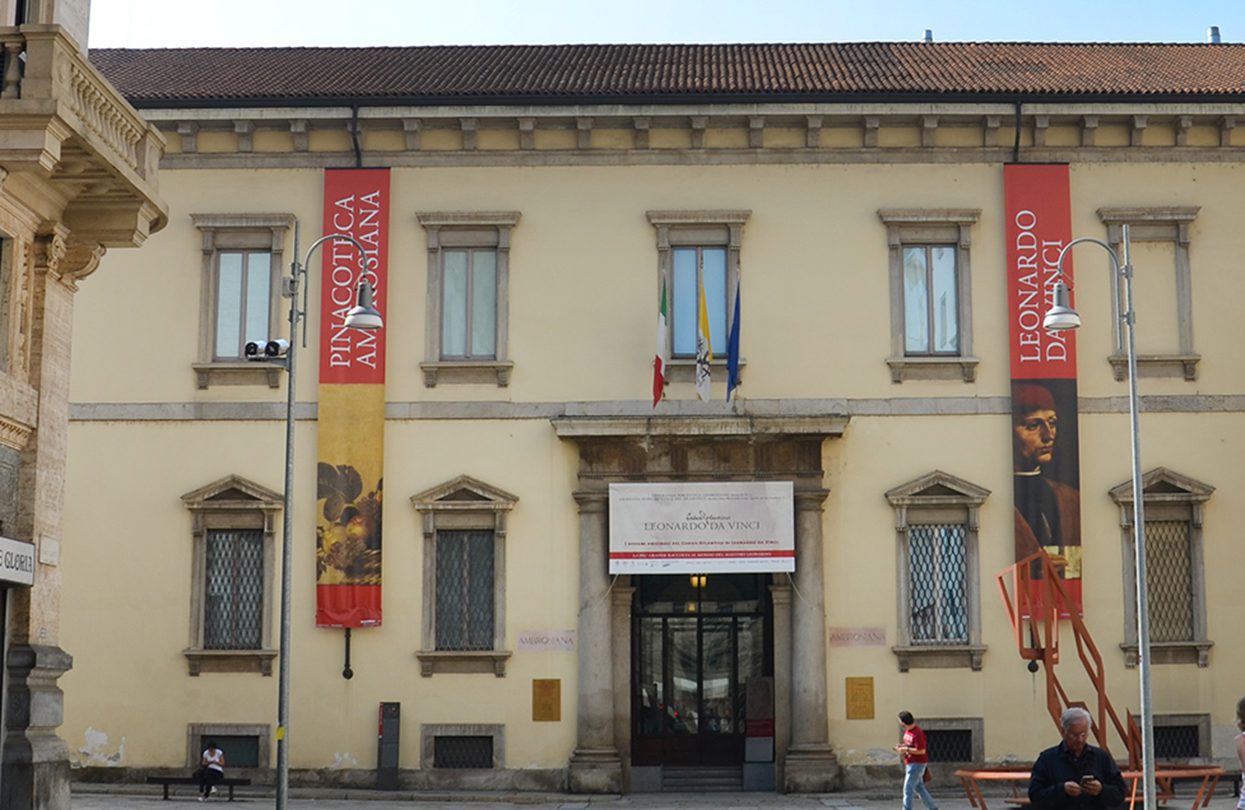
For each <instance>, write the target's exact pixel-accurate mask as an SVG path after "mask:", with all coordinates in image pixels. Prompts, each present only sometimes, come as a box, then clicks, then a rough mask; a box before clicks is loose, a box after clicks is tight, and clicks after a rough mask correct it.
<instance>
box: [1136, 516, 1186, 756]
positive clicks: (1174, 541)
mask: <svg viewBox="0 0 1245 810" xmlns="http://www.w3.org/2000/svg"><path fill="white" fill-rule="evenodd" d="M1146 581H1147V587H1148V592H1149V597H1150V604H1149V608H1150V611H1149V612H1150V638H1151V640H1152V641H1159V642H1162V641H1189V640H1191V639H1193V637H1194V626H1193V577H1192V565H1191V560H1190V559H1189V522H1188V521H1185V520H1147V521H1146ZM1156 733H1157V732H1156Z"/></svg>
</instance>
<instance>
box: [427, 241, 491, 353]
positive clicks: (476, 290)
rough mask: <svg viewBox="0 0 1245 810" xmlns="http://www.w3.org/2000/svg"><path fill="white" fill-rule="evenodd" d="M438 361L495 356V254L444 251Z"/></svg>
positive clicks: (471, 251)
mask: <svg viewBox="0 0 1245 810" xmlns="http://www.w3.org/2000/svg"><path fill="white" fill-rule="evenodd" d="M441 256H442V260H443V261H444V262H445V266H444V268H443V272H444V282H443V284H442V288H441V289H442V299H441V359H443V360H492V359H495V358H496V356H497V251H496V250H444V251H442V254H441Z"/></svg>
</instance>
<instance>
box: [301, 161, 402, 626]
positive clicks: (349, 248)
mask: <svg viewBox="0 0 1245 810" xmlns="http://www.w3.org/2000/svg"><path fill="white" fill-rule="evenodd" d="M334 233H340V234H345V235H347V236H352V237H354V238H355V239H356V240H358V242H359V243H360V244H361V245H362V246H363V248H364V251H363V257H362V262H360V256H359V249H358V248H357V247H355V245H353V244H352V243H350V242H347V241H345V240H332V241H329V242H325V243H324V245H323V246H322V247H321V252H322V254H323V257H324V264H323V272H322V277H321V282H320V392H319V419H318V427H319V453H318V458H319V464H318V466H317V474H316V496H317V498H318V499H319V500H318V501H317V506H318V507H319V509H318V512H317V517H316V626H317V627H374V626H377V625H379V624H380V621H381V609H380V608H381V599H380V595H381V507H382V502H383V497H382V496H383V493H384V462H385V452H384V451H385V331H384V330H383V329H380V330H377V331H374V332H364V331H359V330H357V329H347V328H346V326H345V319H346V313H347V312H349V311H350V309H351V308H352V307H353V306H354V305H355V296H356V291H357V289H358V286H359V282H360V281H361V280H362V279H363V278H366V279H367V280H368V281H369V282H371V284H372V288H373V289H374V290H375V302H374V306H375V307H376V309H377V310H379V311H380V313H381V316H382V317H384V314H385V301H386V299H387V298H388V270H389V170H388V169H329V170H327V171H326V172H325V174H324V234H325V235H326V236H327V235H329V234H334Z"/></svg>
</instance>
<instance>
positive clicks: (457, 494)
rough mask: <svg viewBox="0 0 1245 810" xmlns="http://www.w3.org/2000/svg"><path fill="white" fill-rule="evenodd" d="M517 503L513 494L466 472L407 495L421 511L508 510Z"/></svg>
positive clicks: (517, 498)
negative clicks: (450, 479) (414, 493)
mask: <svg viewBox="0 0 1245 810" xmlns="http://www.w3.org/2000/svg"><path fill="white" fill-rule="evenodd" d="M518 502H519V497H518V496H517V495H511V494H510V493H509V492H506V491H505V490H503V489H498V488H497V487H494V486H491V485H489V484H486V483H484V482H483V481H480V480H478V479H475V478H472V477H471V476H469V475H460V476H458V477H457V478H455V479H453V480H452V481H447V482H445V483H444V484H440V485H438V486H435V487H433V488H431V489H428V490H424V491H423V492H420V493H418V494H416V495H412V496H411V503H412V504H414V505H415V508H416V509H418V510H420V511H421V512H422V511H436V510H442V509H445V510H450V509H465V510H480V509H491V510H494V511H501V510H510V509H512V508H514V505H515V504H516V503H518Z"/></svg>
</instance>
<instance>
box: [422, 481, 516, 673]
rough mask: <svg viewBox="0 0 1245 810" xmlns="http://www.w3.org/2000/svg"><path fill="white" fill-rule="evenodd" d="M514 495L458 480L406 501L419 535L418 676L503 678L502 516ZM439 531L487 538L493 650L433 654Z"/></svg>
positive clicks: (506, 655) (508, 653) (506, 656)
mask: <svg viewBox="0 0 1245 810" xmlns="http://www.w3.org/2000/svg"><path fill="white" fill-rule="evenodd" d="M518 501H519V498H518V496H516V495H511V494H510V493H508V492H506V491H504V490H501V489H498V488H497V487H494V486H491V485H489V484H486V483H484V482H483V481H479V480H477V479H475V478H472V477H470V476H467V475H460V476H458V477H457V478H455V479H453V480H451V481H447V482H445V483H444V484H440V485H438V486H435V487H433V488H431V489H428V490H425V491H423V492H420V493H418V494H416V495H412V496H411V504H412V505H413V506H414V507H415V510H416V511H417V512H418V513H419V515H420V523H421V531H422V534H423V538H424V542H423V552H424V553H423V616H422V621H421V622H420V648H419V650H417V651H416V653H415V657H416V658H418V659H419V663H420V674H421V675H423V676H424V677H430V676H432V675H434V674H436V673H439V672H447V673H464V672H475V673H479V672H491V673H493V674H494V675H496V676H497V677H499V678H502V677H505V675H506V661H507V660H508V659H509V658H510V656H511V651H510V650H507V649H505V646H506V516H507V514H508V513H509V512H510V510H512V509H513V508H514V505H515V504H516V503H518ZM441 529H447V530H463V529H467V530H470V529H476V530H486V531H491V532H492V533H493V649H491V650H438V649H437V629H436V628H437V532H438V531H439V530H441Z"/></svg>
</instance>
